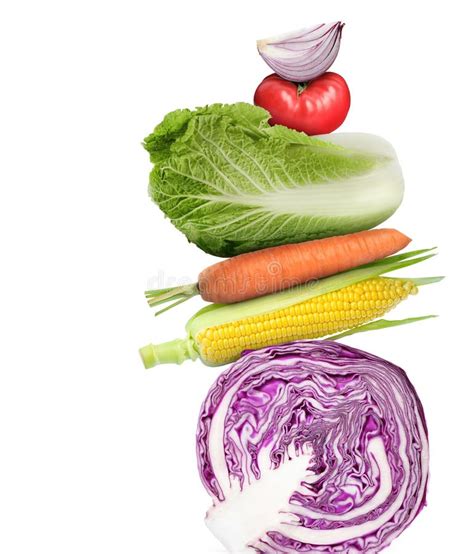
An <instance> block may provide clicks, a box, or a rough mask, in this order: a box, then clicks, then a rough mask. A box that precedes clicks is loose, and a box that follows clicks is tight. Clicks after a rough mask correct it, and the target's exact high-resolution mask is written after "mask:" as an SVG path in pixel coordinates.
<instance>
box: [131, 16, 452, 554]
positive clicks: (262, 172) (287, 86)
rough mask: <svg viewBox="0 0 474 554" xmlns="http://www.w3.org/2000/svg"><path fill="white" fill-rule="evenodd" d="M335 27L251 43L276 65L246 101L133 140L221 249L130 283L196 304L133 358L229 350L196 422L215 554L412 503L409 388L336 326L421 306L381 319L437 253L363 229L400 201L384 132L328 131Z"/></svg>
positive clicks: (363, 531)
mask: <svg viewBox="0 0 474 554" xmlns="http://www.w3.org/2000/svg"><path fill="white" fill-rule="evenodd" d="M342 29H343V24H342V23H341V22H336V23H332V24H329V25H317V26H314V27H311V28H307V29H303V30H302V31H297V32H293V33H287V34H285V35H282V36H279V37H273V38H271V39H264V40H260V41H258V43H257V47H258V51H259V53H260V55H261V56H262V58H263V60H264V61H265V62H266V63H267V64H268V65H269V66H270V67H271V68H272V69H273V70H274V71H275V74H272V75H269V76H267V77H265V78H264V79H263V81H262V82H261V83H260V85H259V86H258V88H257V90H256V92H255V95H254V103H255V105H254V106H252V105H250V104H246V103H244V102H240V103H236V104H230V105H225V104H212V105H209V106H204V107H200V108H196V109H195V110H188V109H185V110H175V111H173V112H171V113H169V114H168V115H166V116H165V118H164V119H163V121H162V122H161V123H160V124H159V125H157V126H156V127H155V129H154V131H153V132H152V133H151V134H150V135H149V136H148V137H147V138H146V139H145V143H144V146H145V148H146V150H147V151H148V153H149V155H150V159H151V162H152V163H153V169H152V171H151V175H150V185H149V192H150V196H151V197H152V199H153V201H154V202H155V203H156V204H158V206H159V207H160V208H161V210H162V211H163V213H164V214H165V216H166V217H168V218H169V219H170V220H171V222H172V223H173V224H174V225H175V227H176V228H177V229H179V230H180V231H182V232H183V233H184V234H185V235H186V237H187V238H188V240H189V241H190V242H192V243H194V244H196V245H197V246H198V247H199V248H201V249H202V250H204V251H205V252H207V253H210V254H213V255H215V256H220V257H226V258H228V259H226V260H223V261H220V262H218V263H215V264H213V265H211V266H209V267H207V268H206V269H204V270H203V271H202V272H201V273H200V274H199V276H198V278H197V281H196V282H195V283H190V284H186V285H182V286H179V287H171V288H166V289H159V290H148V291H146V293H145V294H146V298H147V301H148V303H149V305H150V306H151V307H152V308H157V310H158V311H156V315H158V314H162V313H163V312H166V311H167V310H169V309H170V308H172V307H173V306H176V305H178V304H181V303H182V302H185V301H186V300H188V299H189V298H191V297H193V296H197V295H199V296H201V298H202V299H203V300H205V301H207V302H211V304H210V305H208V306H206V307H204V308H202V309H201V310H199V311H198V312H197V313H196V314H195V315H194V316H192V317H191V318H190V319H189V321H188V322H187V324H186V327H185V335H184V337H183V338H178V339H174V340H171V341H168V342H162V343H160V344H149V345H148V346H145V347H143V348H141V349H140V355H141V358H142V361H143V364H144V366H145V367H146V368H151V367H153V366H155V365H158V364H167V363H172V364H180V363H182V362H184V361H185V360H197V359H200V360H201V361H202V362H203V363H204V364H206V365H208V366H219V365H222V364H227V363H230V362H236V363H235V364H234V365H233V366H232V367H230V368H229V369H228V370H227V371H225V372H224V373H223V374H222V375H221V376H220V377H219V378H218V379H217V381H216V383H215V385H214V386H213V387H212V389H211V390H210V392H209V394H208V396H207V398H206V400H205V402H204V404H203V406H202V409H201V415H200V417H199V424H198V432H197V454H198V467H199V471H200V474H201V479H202V482H203V484H204V486H205V487H206V489H207V491H208V492H209V494H210V495H211V496H212V498H213V506H212V508H211V509H210V510H209V511H208V514H207V522H208V526H209V528H210V529H211V531H212V532H213V533H214V534H215V535H216V537H217V538H218V539H219V540H220V541H221V542H222V544H223V545H224V546H225V547H226V549H227V550H228V551H230V552H255V551H256V552H260V553H262V554H270V553H274V552H285V553H287V554H291V553H297V552H303V551H304V552H310V551H311V552H341V553H342V552H347V553H349V552H356V551H357V552H361V553H363V554H376V553H378V552H379V551H380V550H382V549H383V548H385V547H386V546H388V545H389V544H390V542H391V541H392V540H393V539H394V538H395V537H397V536H398V535H399V534H400V533H401V532H402V531H403V530H404V529H405V528H406V527H407V526H408V525H409V524H410V523H411V522H412V521H413V520H414V518H415V517H416V516H417V514H418V513H419V511H420V509H421V508H422V507H423V506H424V504H425V496H426V485H427V477H428V437H427V428H426V422H425V419H424V413H423V408H422V405H421V402H420V400H419V399H418V396H417V394H416V392H415V390H414V389H413V386H412V385H411V383H410V381H409V380H408V378H407V376H406V374H405V373H404V371H403V370H401V369H400V368H398V367H397V366H395V365H393V364H391V363H390V362H387V361H386V360H382V359H381V358H377V357H376V356H373V355H371V354H368V353H366V352H362V351H360V350H357V349H353V348H350V347H346V346H344V345H341V344H338V343H336V342H333V340H338V339H340V338H342V337H345V336H347V335H351V334H355V333H360V332H364V331H370V330H377V329H385V328H388V327H393V326H397V325H404V324H407V323H413V322H416V321H420V320H423V319H427V318H431V317H434V316H432V315H425V316H419V317H411V318H404V319H399V320H396V319H395V320H387V319H383V316H384V315H385V314H386V313H387V312H389V311H390V310H392V309H394V308H396V306H397V305H398V304H399V303H400V302H402V301H403V300H405V299H407V298H408V297H409V296H412V295H415V294H417V292H418V290H419V288H420V287H422V286H424V285H428V284H431V283H436V282H438V281H439V280H440V279H442V277H423V278H420V277H399V276H393V275H392V272H394V271H397V270H400V269H403V268H407V267H409V266H412V265H415V264H418V263H420V262H423V261H425V260H427V259H429V258H431V257H432V256H434V255H435V253H434V252H433V250H434V249H424V250H414V251H410V252H402V253H400V251H401V250H403V249H404V248H405V247H406V246H407V245H408V244H409V243H410V240H411V239H409V238H408V237H407V236H406V235H404V234H403V233H401V232H399V231H397V230H395V229H373V227H375V226H377V225H379V224H380V223H382V222H383V221H385V220H386V219H387V218H388V217H390V216H391V215H392V214H393V213H394V212H395V211H396V210H397V208H398V207H399V205H400V203H401V202H402V198H403V191H404V182H403V176H402V172H401V168H400V165H399V163H398V160H397V156H396V153H395V151H394V149H393V148H392V146H391V145H390V144H389V143H387V142H386V141H385V140H384V139H382V138H380V137H376V136H372V135H367V134H362V133H342V134H330V135H328V134H327V133H331V132H332V131H334V130H335V129H337V128H338V127H339V126H340V125H341V124H342V123H343V121H344V120H345V118H346V116H347V113H348V111H349V107H350V92H349V88H348V85H347V83H346V81H345V80H344V79H343V78H342V77H341V76H340V75H338V74H337V73H334V72H328V71H327V70H328V69H329V68H330V67H331V66H332V64H333V63H334V61H335V59H336V57H337V54H338V52H339V48H340V43H341V36H342ZM312 135H323V136H320V137H317V138H316V137H314V136H312ZM388 274H390V275H388ZM317 338H326V339H330V340H324V341H316V340H311V339H317Z"/></svg>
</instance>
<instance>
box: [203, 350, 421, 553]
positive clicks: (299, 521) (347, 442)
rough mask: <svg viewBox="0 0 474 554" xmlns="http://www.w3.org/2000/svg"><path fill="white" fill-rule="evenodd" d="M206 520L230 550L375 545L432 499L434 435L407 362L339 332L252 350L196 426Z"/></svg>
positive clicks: (216, 389)
mask: <svg viewBox="0 0 474 554" xmlns="http://www.w3.org/2000/svg"><path fill="white" fill-rule="evenodd" d="M197 455H198V464H199V470H200V474H201V479H202V482H203V483H204V486H205V487H206V489H207V491H208V492H209V494H210V495H211V496H212V498H213V507H212V508H211V509H210V510H209V511H208V514H207V518H206V522H207V525H208V527H209V528H210V529H211V531H212V532H213V533H214V534H215V535H216V537H217V538H218V539H219V540H220V541H221V542H222V544H224V546H225V547H226V548H227V550H228V551H229V552H249V553H250V552H252V553H253V554H255V553H256V552H257V553H259V554H275V552H278V553H279V554H281V553H283V554H287V553H293V552H297V553H303V552H304V553H306V554H310V553H311V554H316V553H318V554H319V553H336V552H337V553H341V554H342V553H344V554H361V553H364V554H375V553H378V552H380V551H381V550H382V549H384V548H385V547H387V546H388V545H389V544H390V542H391V541H392V540H393V539H394V538H396V537H397V536H398V535H399V534H400V533H401V532H402V531H403V530H404V529H406V528H407V526H408V525H410V523H411V522H412V521H413V519H414V518H415V517H416V516H417V515H418V513H419V512H420V510H421V509H422V507H423V506H424V505H425V495H426V486H427V479H428V436H427V428H426V422H425V418H424V415H423V408H422V405H421V403H420V400H419V398H418V396H417V394H416V392H415V390H414V388H413V386H412V384H411V383H410V381H409V380H408V378H407V376H406V374H405V372H404V371H403V370H402V369H400V368H399V367H397V366H395V365H393V364H392V363H390V362H388V361H386V360H383V359H381V358H378V357H377V356H374V355H372V354H368V353H367V352H363V351H361V350H357V349H356V348H351V347H349V346H344V345H342V344H340V343H335V342H331V341H299V342H294V343H289V344H284V345H280V346H274V347H269V348H263V349H261V350H256V351H252V352H248V353H246V354H245V355H244V356H243V357H242V358H241V359H240V360H239V361H237V362H236V363H235V364H233V365H232V366H231V367H230V368H229V369H228V370H227V371H226V372H224V373H223V374H222V375H221V376H220V377H219V378H218V379H217V381H216V383H215V384H214V385H213V387H212V388H211V390H210V391H209V394H208V396H207V398H206V400H205V402H204V404H203V406H202V410H201V414H200V417H199V425H198V431H197Z"/></svg>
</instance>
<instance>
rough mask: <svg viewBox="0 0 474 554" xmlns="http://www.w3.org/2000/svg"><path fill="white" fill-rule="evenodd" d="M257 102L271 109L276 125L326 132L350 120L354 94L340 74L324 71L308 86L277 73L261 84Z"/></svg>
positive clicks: (258, 88) (307, 131) (313, 133)
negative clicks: (352, 95)
mask: <svg viewBox="0 0 474 554" xmlns="http://www.w3.org/2000/svg"><path fill="white" fill-rule="evenodd" d="M303 87H305V88H303ZM298 89H300V91H298ZM254 103H255V104H256V105H257V106H261V107H262V108H265V109H266V110H268V111H269V112H270V114H271V116H272V118H271V119H270V124H272V125H275V124H280V125H286V126H287V127H290V128H291V129H296V130H297V131H304V132H305V133H307V134H308V135H322V134H325V133H331V132H332V131H334V130H336V129H337V128H338V127H339V126H340V125H341V124H342V123H343V121H344V119H346V115H347V112H348V111H349V107H350V105H351V94H350V92H349V87H348V86H347V83H346V81H345V80H344V79H343V78H342V77H341V76H340V75H338V74H337V73H332V72H327V73H323V74H322V75H320V76H319V77H317V78H316V79H314V80H313V81H310V82H309V83H307V85H306V86H305V85H298V84H297V83H292V82H291V81H286V80H285V79H282V78H281V77H279V76H278V75H276V74H275V73H274V74H273V75H269V76H268V77H265V79H264V80H263V81H262V82H261V83H260V84H259V85H258V87H257V90H256V91H255V96H254Z"/></svg>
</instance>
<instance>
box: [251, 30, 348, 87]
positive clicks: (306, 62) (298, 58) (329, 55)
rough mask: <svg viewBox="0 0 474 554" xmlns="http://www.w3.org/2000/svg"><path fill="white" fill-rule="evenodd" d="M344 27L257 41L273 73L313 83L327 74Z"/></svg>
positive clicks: (258, 47) (261, 53)
mask: <svg viewBox="0 0 474 554" xmlns="http://www.w3.org/2000/svg"><path fill="white" fill-rule="evenodd" d="M343 27H344V24H343V23H341V22H340V21H338V22H336V23H327V24H325V23H323V24H321V25H317V26H316V27H311V28H308V29H302V30H299V31H295V32H292V33H286V34H284V35H280V36H278V37H272V38H267V39H262V40H259V41H257V49H258V51H259V53H260V55H261V56H262V58H263V59H264V60H265V62H266V63H267V64H268V65H269V66H270V67H271V68H272V69H273V71H274V72H275V73H276V74H277V75H280V77H283V78H284V79H287V80H288V81H294V82H295V83H303V82H306V81H311V80H312V79H315V78H316V77H319V75H322V74H323V73H324V72H325V71H327V70H328V69H329V68H330V67H331V65H332V64H333V62H334V60H335V59H336V57H337V54H338V52H339V46H340V44H341V35H342V28H343Z"/></svg>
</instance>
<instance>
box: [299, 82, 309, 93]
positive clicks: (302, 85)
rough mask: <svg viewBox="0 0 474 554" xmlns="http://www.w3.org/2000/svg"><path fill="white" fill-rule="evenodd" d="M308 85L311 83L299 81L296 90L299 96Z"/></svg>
mask: <svg viewBox="0 0 474 554" xmlns="http://www.w3.org/2000/svg"><path fill="white" fill-rule="evenodd" d="M308 85H309V83H298V90H297V91H296V94H297V95H298V96H299V95H300V94H301V93H302V92H303V91H304V90H306V87H307V86H308Z"/></svg>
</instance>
